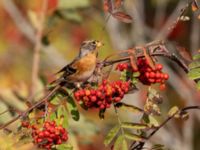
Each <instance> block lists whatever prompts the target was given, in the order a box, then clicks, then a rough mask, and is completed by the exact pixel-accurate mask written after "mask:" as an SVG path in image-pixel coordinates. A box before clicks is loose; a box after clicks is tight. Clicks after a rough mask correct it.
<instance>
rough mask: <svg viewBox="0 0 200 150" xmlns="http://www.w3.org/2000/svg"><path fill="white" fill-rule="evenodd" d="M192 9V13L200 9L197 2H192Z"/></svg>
mask: <svg viewBox="0 0 200 150" xmlns="http://www.w3.org/2000/svg"><path fill="white" fill-rule="evenodd" d="M191 7H192V11H197V10H198V9H199V6H198V4H197V2H196V0H193V1H192V4H191Z"/></svg>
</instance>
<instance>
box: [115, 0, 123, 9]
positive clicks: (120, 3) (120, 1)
mask: <svg viewBox="0 0 200 150" xmlns="http://www.w3.org/2000/svg"><path fill="white" fill-rule="evenodd" d="M123 1H124V0H115V3H114V6H115V9H117V8H119V7H121V5H122V3H123Z"/></svg>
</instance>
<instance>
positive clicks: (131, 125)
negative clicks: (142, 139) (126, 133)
mask: <svg viewBox="0 0 200 150" xmlns="http://www.w3.org/2000/svg"><path fill="white" fill-rule="evenodd" d="M121 127H122V128H128V129H138V130H141V129H147V128H149V127H148V125H147V124H142V123H132V122H123V123H122V125H121Z"/></svg>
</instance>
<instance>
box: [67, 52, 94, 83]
mask: <svg viewBox="0 0 200 150" xmlns="http://www.w3.org/2000/svg"><path fill="white" fill-rule="evenodd" d="M96 61H97V58H96V54H94V53H90V54H87V55H86V56H84V57H82V58H81V59H80V60H79V61H77V63H76V64H74V65H75V66H74V67H75V68H76V70H77V71H76V73H75V74H74V75H73V76H71V77H69V78H70V80H72V81H75V80H77V81H80V82H82V81H86V80H87V79H88V78H89V77H90V76H91V75H92V74H93V72H94V70H95V67H96Z"/></svg>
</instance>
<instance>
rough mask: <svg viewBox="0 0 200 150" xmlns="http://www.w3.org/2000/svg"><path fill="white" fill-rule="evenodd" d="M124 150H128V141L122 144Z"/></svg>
mask: <svg viewBox="0 0 200 150" xmlns="http://www.w3.org/2000/svg"><path fill="white" fill-rule="evenodd" d="M122 150H128V144H127V142H126V139H124V140H123V142H122Z"/></svg>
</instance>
